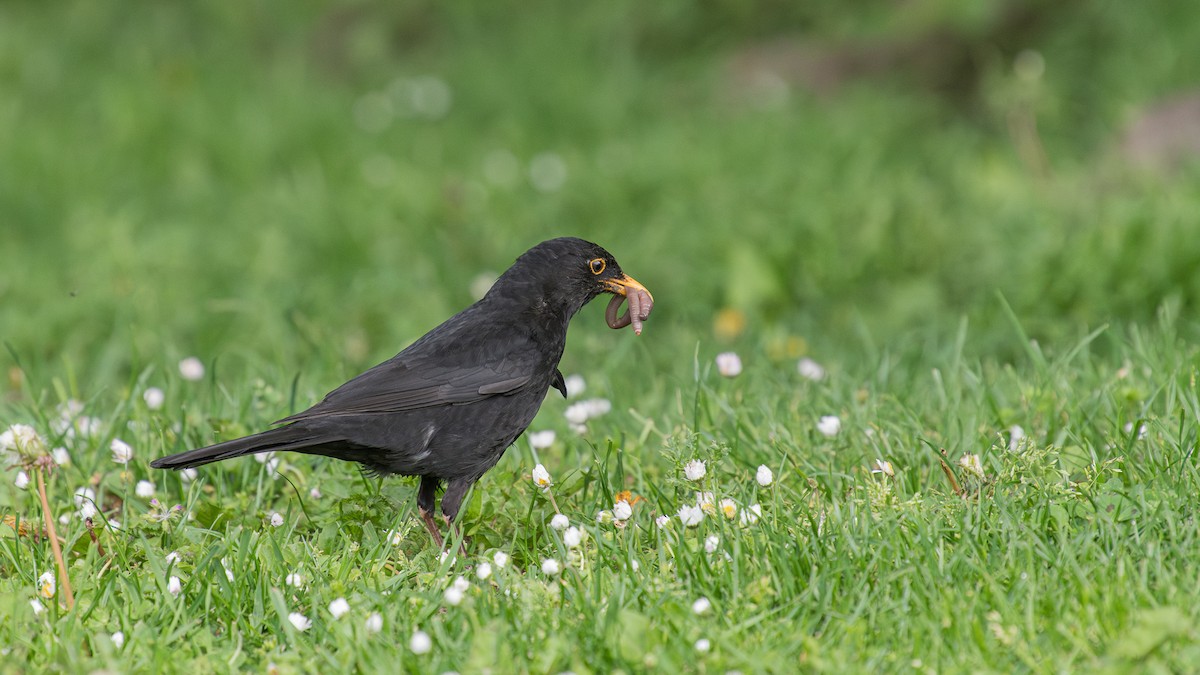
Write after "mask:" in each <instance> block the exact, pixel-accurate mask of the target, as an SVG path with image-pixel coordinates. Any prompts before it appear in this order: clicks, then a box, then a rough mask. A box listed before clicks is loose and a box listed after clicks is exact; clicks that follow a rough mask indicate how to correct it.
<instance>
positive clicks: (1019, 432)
mask: <svg viewBox="0 0 1200 675" xmlns="http://www.w3.org/2000/svg"><path fill="white" fill-rule="evenodd" d="M1024 438H1025V430H1024V429H1022V428H1021V425H1019V424H1014V425H1012V428H1010V429H1009V430H1008V449H1009V451H1010V452H1015V451H1016V449H1017V446H1019V445H1021V441H1022V439H1024Z"/></svg>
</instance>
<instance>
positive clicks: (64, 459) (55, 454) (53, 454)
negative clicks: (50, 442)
mask: <svg viewBox="0 0 1200 675" xmlns="http://www.w3.org/2000/svg"><path fill="white" fill-rule="evenodd" d="M50 459H53V460H54V463H55V464H57V465H59V466H66V465H68V464H70V463H71V455H70V453H68V452H67V449H66V448H55V449H53V450H51V451H50Z"/></svg>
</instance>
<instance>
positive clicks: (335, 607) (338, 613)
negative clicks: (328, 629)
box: [329, 598, 350, 619]
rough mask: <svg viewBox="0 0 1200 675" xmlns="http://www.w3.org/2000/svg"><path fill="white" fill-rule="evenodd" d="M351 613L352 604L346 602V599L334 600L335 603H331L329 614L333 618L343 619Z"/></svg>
mask: <svg viewBox="0 0 1200 675" xmlns="http://www.w3.org/2000/svg"><path fill="white" fill-rule="evenodd" d="M349 611H350V603H348V602H346V599H345V598H338V599H336V600H334V601H333V602H331V603H329V613H330V614H332V615H333V618H335V619H340V618H342V616H344V615H345V614H346V612H349Z"/></svg>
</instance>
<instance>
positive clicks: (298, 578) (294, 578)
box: [283, 572, 304, 588]
mask: <svg viewBox="0 0 1200 675" xmlns="http://www.w3.org/2000/svg"><path fill="white" fill-rule="evenodd" d="M283 583H285V584H287V585H288V586H294V587H295V588H304V575H303V574H300V573H299V572H289V573H288V575H287V576H286V577H284V578H283Z"/></svg>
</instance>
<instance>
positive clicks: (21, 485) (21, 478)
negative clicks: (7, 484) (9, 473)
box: [13, 471, 29, 490]
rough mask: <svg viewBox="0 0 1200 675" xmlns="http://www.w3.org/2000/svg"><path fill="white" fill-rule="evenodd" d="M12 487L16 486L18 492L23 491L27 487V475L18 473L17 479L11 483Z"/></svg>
mask: <svg viewBox="0 0 1200 675" xmlns="http://www.w3.org/2000/svg"><path fill="white" fill-rule="evenodd" d="M13 485H16V486H17V488H18V489H20V490H24V489H25V488H27V487H29V474H27V473H25V472H24V471H18V472H17V478H16V480H14V481H13Z"/></svg>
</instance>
